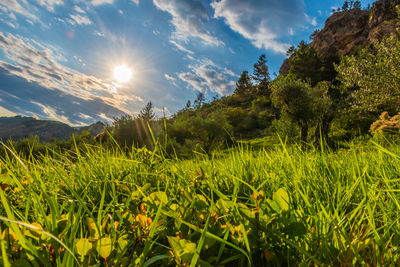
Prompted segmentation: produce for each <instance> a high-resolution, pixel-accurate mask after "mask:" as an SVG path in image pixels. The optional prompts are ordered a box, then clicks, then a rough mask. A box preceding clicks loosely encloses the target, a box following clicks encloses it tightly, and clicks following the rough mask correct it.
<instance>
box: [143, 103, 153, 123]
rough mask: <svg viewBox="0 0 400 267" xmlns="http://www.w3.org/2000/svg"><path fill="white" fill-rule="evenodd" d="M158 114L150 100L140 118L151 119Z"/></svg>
mask: <svg viewBox="0 0 400 267" xmlns="http://www.w3.org/2000/svg"><path fill="white" fill-rule="evenodd" d="M155 116H156V114H155V113H154V111H153V103H152V102H151V101H150V102H148V103H147V104H146V106H144V108H143V109H142V110H141V111H140V114H139V118H140V119H143V120H145V121H151V120H153V119H154V118H155Z"/></svg>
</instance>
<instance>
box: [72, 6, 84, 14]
mask: <svg viewBox="0 0 400 267" xmlns="http://www.w3.org/2000/svg"><path fill="white" fill-rule="evenodd" d="M74 10H75V11H76V12H78V13H83V14H85V10H83V9H82V8H80V7H79V6H76V5H75V6H74Z"/></svg>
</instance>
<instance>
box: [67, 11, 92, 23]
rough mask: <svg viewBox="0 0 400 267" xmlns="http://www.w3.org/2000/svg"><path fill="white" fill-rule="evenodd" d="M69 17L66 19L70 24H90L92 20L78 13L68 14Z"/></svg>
mask: <svg viewBox="0 0 400 267" xmlns="http://www.w3.org/2000/svg"><path fill="white" fill-rule="evenodd" d="M70 18H71V19H67V20H68V22H69V23H70V24H72V25H75V24H79V25H89V24H92V21H91V20H90V19H89V18H88V17H86V16H85V15H79V14H75V15H72V14H71V15H70Z"/></svg>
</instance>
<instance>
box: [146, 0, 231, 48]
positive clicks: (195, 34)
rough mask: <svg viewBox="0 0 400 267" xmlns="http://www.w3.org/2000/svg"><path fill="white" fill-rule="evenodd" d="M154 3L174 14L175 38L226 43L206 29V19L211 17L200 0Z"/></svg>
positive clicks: (159, 1)
mask: <svg viewBox="0 0 400 267" xmlns="http://www.w3.org/2000/svg"><path fill="white" fill-rule="evenodd" d="M153 3H154V5H155V6H156V7H157V8H159V9H160V10H162V11H165V12H168V13H170V14H171V16H172V20H171V23H172V25H173V26H174V27H175V32H174V33H173V36H172V37H173V39H177V40H183V41H185V42H187V41H189V38H199V39H200V40H202V41H203V43H204V44H207V45H217V46H218V45H223V44H224V43H223V42H222V41H220V40H219V39H218V38H216V37H215V36H213V35H212V34H211V33H210V32H208V31H207V30H206V29H205V25H204V23H205V21H207V20H208V19H209V16H208V14H207V9H206V8H205V6H203V4H202V3H201V2H200V1H198V0H153Z"/></svg>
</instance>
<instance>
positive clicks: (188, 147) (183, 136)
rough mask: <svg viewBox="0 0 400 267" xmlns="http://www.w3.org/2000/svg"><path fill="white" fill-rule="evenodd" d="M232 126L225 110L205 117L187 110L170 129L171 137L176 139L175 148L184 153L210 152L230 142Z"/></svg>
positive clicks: (176, 119)
mask: <svg viewBox="0 0 400 267" xmlns="http://www.w3.org/2000/svg"><path fill="white" fill-rule="evenodd" d="M230 131H231V126H230V124H229V123H228V121H227V119H226V117H225V115H224V113H223V112H221V111H219V110H217V111H214V112H211V113H209V114H207V115H205V116H204V117H203V116H201V115H199V114H196V113H194V112H187V113H185V114H182V115H181V116H178V117H176V118H175V120H174V121H173V123H172V124H171V125H170V127H169V129H168V134H169V136H170V138H173V139H174V140H175V142H176V143H175V146H176V147H175V149H177V150H178V152H183V154H185V155H188V154H191V153H192V151H196V150H197V151H205V152H206V153H210V152H211V151H212V150H215V149H218V148H220V147H221V146H223V145H224V144H225V143H226V142H229V132H230Z"/></svg>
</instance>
